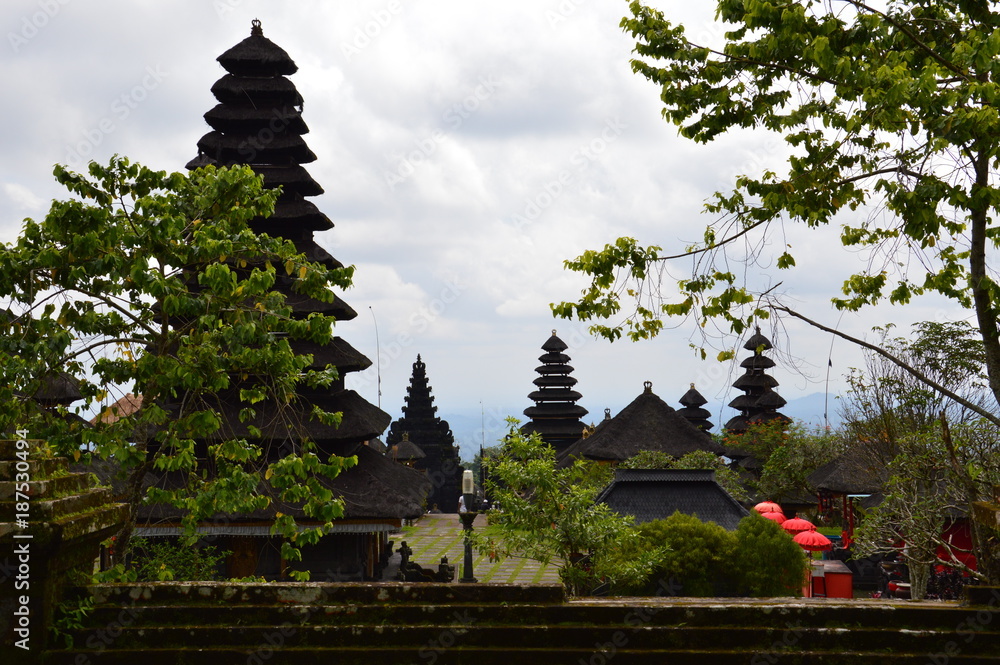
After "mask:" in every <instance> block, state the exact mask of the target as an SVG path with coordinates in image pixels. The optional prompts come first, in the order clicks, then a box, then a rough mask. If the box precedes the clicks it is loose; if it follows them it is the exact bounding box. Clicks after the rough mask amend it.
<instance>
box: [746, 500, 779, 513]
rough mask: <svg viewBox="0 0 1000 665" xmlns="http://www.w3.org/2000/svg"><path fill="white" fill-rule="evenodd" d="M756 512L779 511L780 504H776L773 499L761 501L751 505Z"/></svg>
mask: <svg viewBox="0 0 1000 665" xmlns="http://www.w3.org/2000/svg"><path fill="white" fill-rule="evenodd" d="M753 509H754V510H756V511H757V512H758V513H760V514H761V515H763V514H764V513H780V512H781V506H779V505H778V504H776V503H775V502H774V501H761V502H760V503H758V504H757V505H756V506H754V507H753Z"/></svg>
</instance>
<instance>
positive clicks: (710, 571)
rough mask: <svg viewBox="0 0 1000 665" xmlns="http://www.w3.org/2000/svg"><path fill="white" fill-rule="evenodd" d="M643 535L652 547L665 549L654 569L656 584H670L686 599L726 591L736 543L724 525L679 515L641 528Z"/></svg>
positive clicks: (676, 514)
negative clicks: (731, 555)
mask: <svg viewBox="0 0 1000 665" xmlns="http://www.w3.org/2000/svg"><path fill="white" fill-rule="evenodd" d="M639 533H640V534H642V536H643V537H644V538H645V539H646V540H647V542H648V543H649V545H650V546H652V547H664V546H665V552H664V555H663V558H662V559H661V560H660V562H659V564H658V565H657V567H656V568H655V569H654V570H653V574H652V580H653V582H654V583H656V584H658V583H659V582H658V581H657V580H659V581H666V582H667V583H668V584H669V585H670V588H671V589H674V590H676V591H677V592H678V593H679V594H680V595H684V596H716V595H720V594H721V593H722V592H723V588H722V587H721V584H722V583H724V581H725V578H726V570H727V568H728V567H729V561H728V554H729V552H730V551H731V550H732V546H733V544H734V542H735V541H734V538H733V536H732V534H730V533H729V532H728V531H726V530H725V529H723V528H722V527H721V526H719V525H718V524H716V523H715V522H702V521H701V520H699V519H698V518H697V517H694V516H692V515H685V514H683V513H681V512H676V513H674V514H673V515H671V516H670V517H668V518H667V519H665V520H655V521H653V522H647V523H646V524H642V525H640V527H639Z"/></svg>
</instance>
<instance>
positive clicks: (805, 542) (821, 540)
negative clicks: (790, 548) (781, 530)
mask: <svg viewBox="0 0 1000 665" xmlns="http://www.w3.org/2000/svg"><path fill="white" fill-rule="evenodd" d="M803 521H805V520H803ZM792 540H794V541H795V542H796V543H798V544H799V547H801V548H802V549H804V550H809V551H810V552H825V551H826V550H830V549H833V543H832V542H831V541H830V539H829V538H827V537H826V536H824V535H823V534H821V533H820V532H819V531H801V532H799V533H797V534H795V537H794V538H792Z"/></svg>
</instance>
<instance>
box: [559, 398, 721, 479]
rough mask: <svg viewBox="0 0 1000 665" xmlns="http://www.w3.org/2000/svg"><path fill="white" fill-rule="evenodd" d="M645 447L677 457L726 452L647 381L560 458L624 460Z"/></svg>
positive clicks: (567, 461) (563, 461) (562, 461)
mask: <svg viewBox="0 0 1000 665" xmlns="http://www.w3.org/2000/svg"><path fill="white" fill-rule="evenodd" d="M643 450H657V451H661V452H663V453H666V454H667V455H670V456H671V457H678V458H679V457H682V456H684V455H686V454H687V453H690V452H694V451H696V450H707V451H709V452H711V453H714V454H716V455H722V454H724V453H725V449H724V448H723V447H722V446H721V445H720V444H718V443H716V442H715V440H714V439H713V438H712V437H711V436H709V435H708V434H706V433H705V432H704V431H702V430H700V429H698V428H697V427H695V426H694V425H692V424H691V423H690V422H688V420H687V419H686V418H684V416H682V415H680V414H678V413H677V411H675V410H674V409H673V408H672V407H671V406H670V405H668V404H667V403H666V402H664V401H663V400H662V399H660V398H659V396H657V395H656V394H654V393H653V390H652V383H650V382H648V381H647V382H646V384H645V388H644V390H643V392H642V394H640V395H639V396H638V397H636V398H635V399H634V400H632V403H631V404H629V405H628V406H626V407H625V408H624V409H622V411H621V413H619V414H618V415H617V416H615V417H614V418H612V419H611V420H609V421H606V422H605V423H603V424H602V426H601V427H600V428H598V430H597V431H595V432H594V433H593V434H591V435H590V436H588V437H587V438H586V439H580V440H579V441H577V442H576V443H574V444H573V445H571V446H570V447H569V448H567V449H566V450H564V451H563V452H562V453H560V455H559V459H560V462H561V463H564V464H568V463H570V462H571V458H573V457H578V458H586V459H592V460H603V461H611V462H622V461H624V460H627V459H629V458H630V457H634V456H636V455H638V454H639V453H640V452H642V451H643Z"/></svg>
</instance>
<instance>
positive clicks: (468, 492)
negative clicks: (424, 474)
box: [458, 469, 479, 582]
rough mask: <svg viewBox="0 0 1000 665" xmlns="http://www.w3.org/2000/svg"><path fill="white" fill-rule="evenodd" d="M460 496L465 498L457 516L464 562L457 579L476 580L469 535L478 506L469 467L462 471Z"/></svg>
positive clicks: (462, 580) (463, 580)
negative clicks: (463, 508) (462, 508)
mask: <svg viewBox="0 0 1000 665" xmlns="http://www.w3.org/2000/svg"><path fill="white" fill-rule="evenodd" d="M462 496H463V497H464V499H465V510H466V512H464V513H459V514H458V518H459V519H460V520H462V530H463V531H464V534H465V562H464V563H463V565H462V578H461V579H460V580H458V581H459V582H478V581H479V580H477V579H476V578H475V576H474V575H473V573H472V541H471V540H470V539H469V537H470V536H471V535H472V523H473V522H474V521H475V519H476V514H477V513H476V510H475V509H476V508H478V507H479V506H478V502H477V501H476V484H475V482H474V481H473V479H472V471H470V470H469V469H466V470H465V471H463V472H462Z"/></svg>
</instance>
